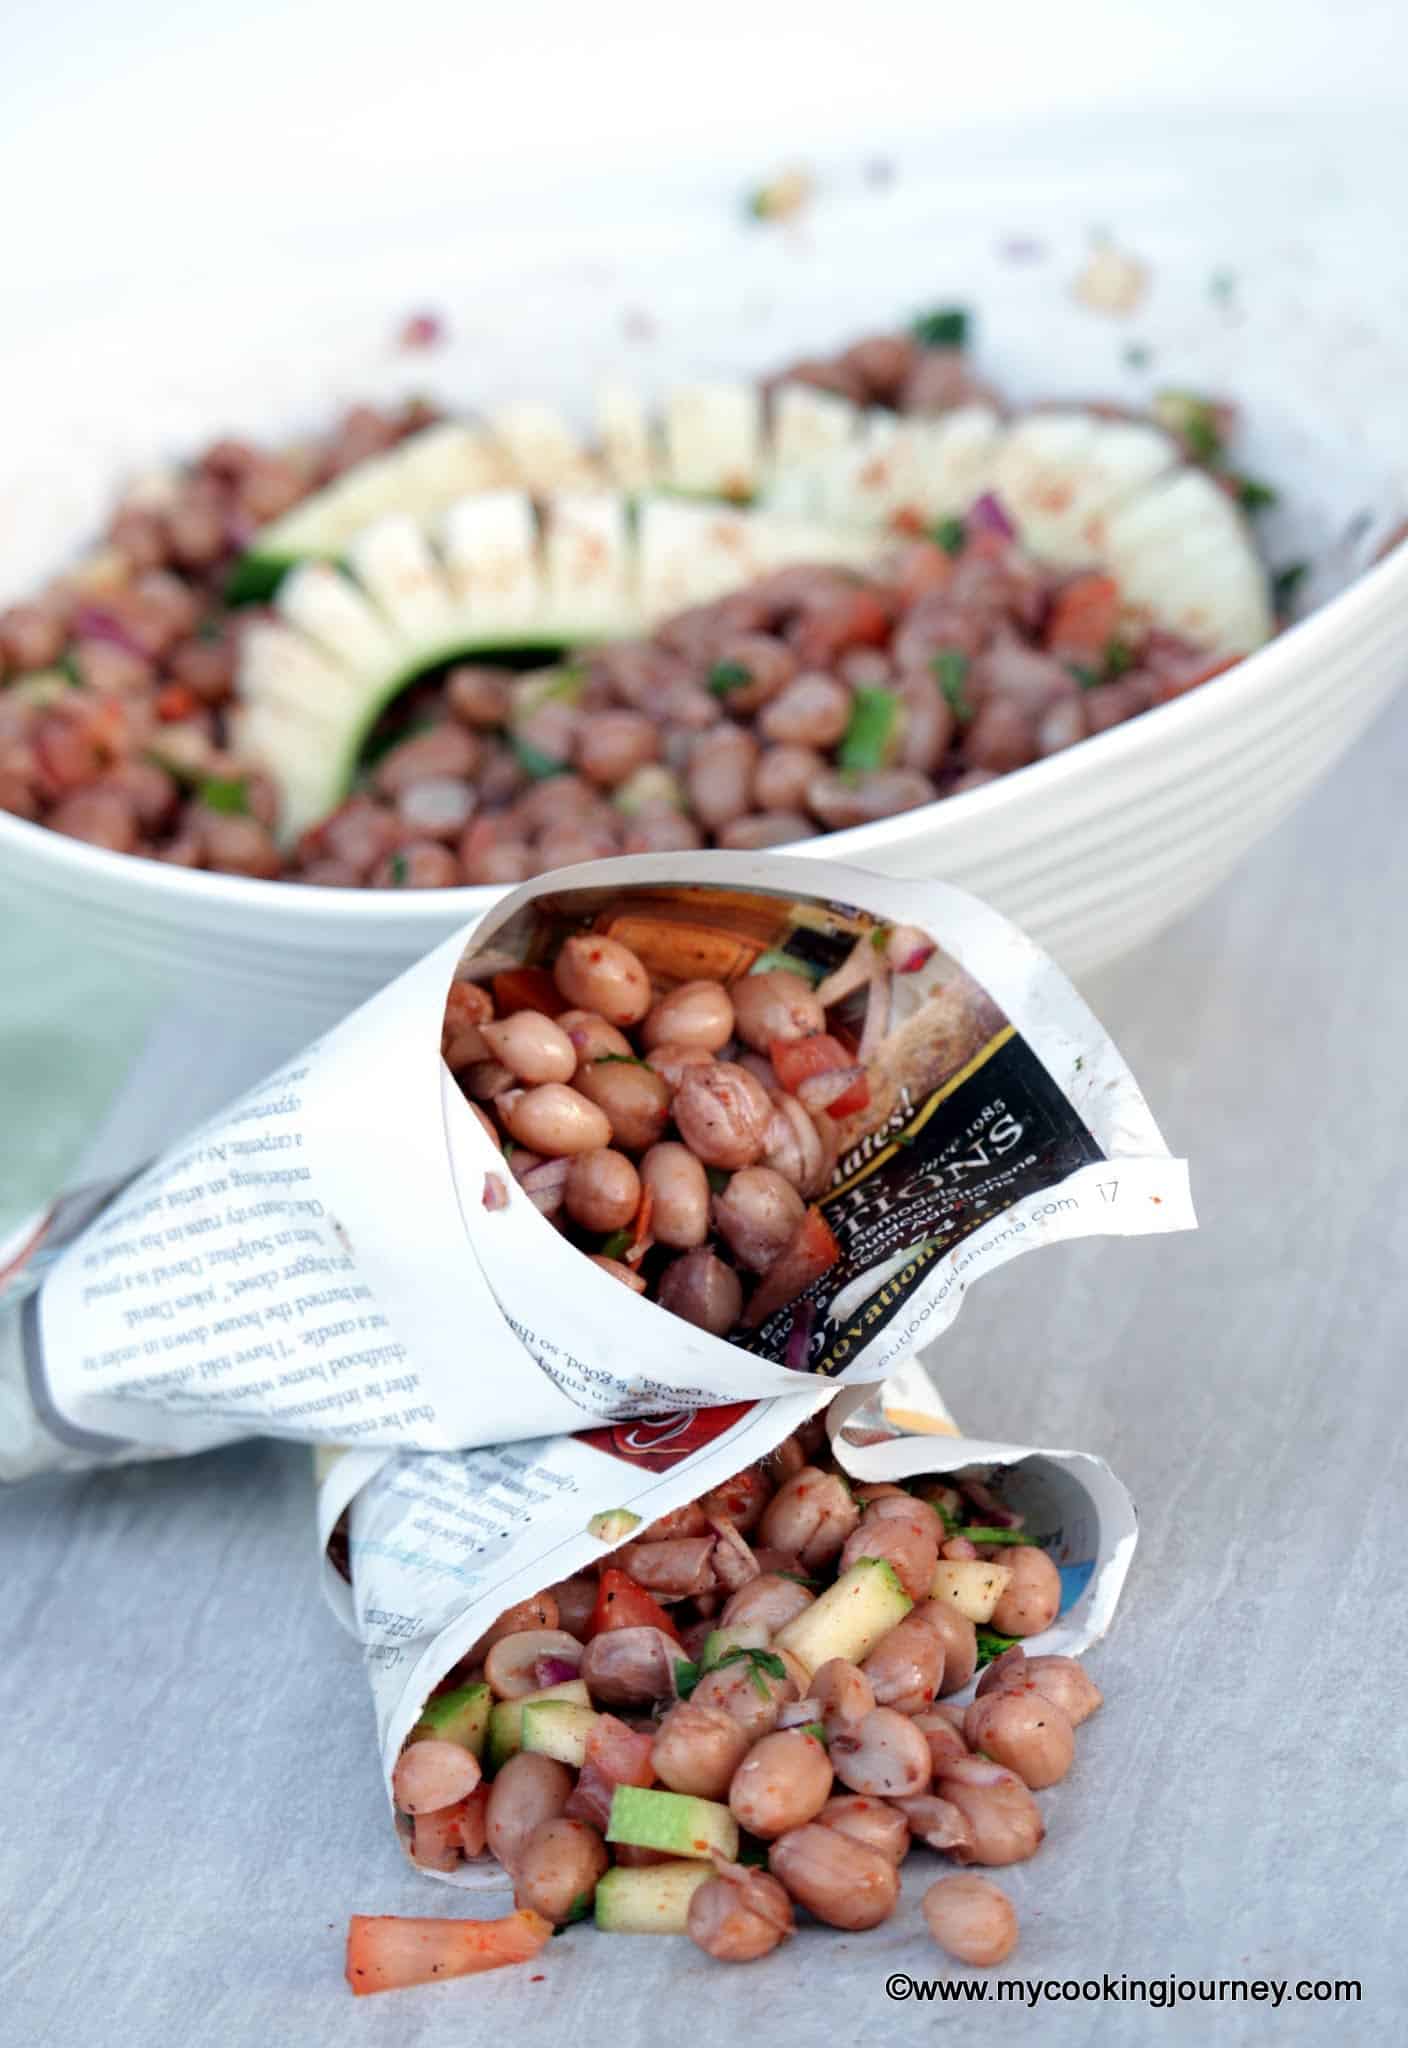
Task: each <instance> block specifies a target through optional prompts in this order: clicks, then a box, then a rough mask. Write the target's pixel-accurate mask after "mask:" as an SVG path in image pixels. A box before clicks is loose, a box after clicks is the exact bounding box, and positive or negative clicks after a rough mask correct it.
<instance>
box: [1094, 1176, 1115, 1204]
mask: <svg viewBox="0 0 1408 2048" xmlns="http://www.w3.org/2000/svg"><path fill="white" fill-rule="evenodd" d="M1095 1185H1096V1187H1097V1188H1098V1189H1099V1191H1100V1199H1101V1201H1102V1202H1113V1201H1114V1199H1115V1196H1116V1195H1117V1194H1118V1193H1119V1191H1120V1184H1119V1182H1118V1181H1117V1180H1097V1181H1096V1183H1095Z"/></svg>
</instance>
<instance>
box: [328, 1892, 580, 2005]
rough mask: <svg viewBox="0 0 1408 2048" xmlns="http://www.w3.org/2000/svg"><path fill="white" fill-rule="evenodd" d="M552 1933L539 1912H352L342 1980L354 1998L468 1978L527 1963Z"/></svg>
mask: <svg viewBox="0 0 1408 2048" xmlns="http://www.w3.org/2000/svg"><path fill="white" fill-rule="evenodd" d="M551 1934H552V1922H551V1921H550V1920H545V1919H544V1918H543V1916H542V1914H541V1913H529V1912H520V1913H510V1914H508V1915H507V1916H506V1917H505V1918H504V1919H502V1920H409V1919H399V1918H397V1917H395V1916H394V1915H391V1914H370V1913H354V1914H353V1915H352V1918H351V1920H350V1921H349V1922H348V1926H347V1981H348V1983H349V1984H350V1985H351V1986H352V1989H353V1991H355V1992H356V1994H357V1996H358V1997H359V1998H365V1997H367V1996H368V1995H369V1994H370V1993H371V1992H373V1991H401V1990H404V1989H405V1987H406V1986H407V1985H408V1984H432V1983H434V1982H435V1980H436V1978H438V1977H472V1976H474V1975H475V1974H476V1973H477V1972H478V1971H480V1970H501V1969H502V1968H503V1967H504V1965H505V1964H506V1963H528V1962H531V1961H532V1959H533V1957H534V1956H535V1955H537V1954H538V1952H539V1950H540V1949H541V1948H542V1947H543V1946H544V1944H545V1943H546V1942H547V1940H548V1938H549V1937H550V1935H551Z"/></svg>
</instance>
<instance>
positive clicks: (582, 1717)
mask: <svg viewBox="0 0 1408 2048" xmlns="http://www.w3.org/2000/svg"><path fill="white" fill-rule="evenodd" d="M600 1718H601V1717H600V1716H599V1715H598V1714H596V1713H594V1712H593V1710H592V1709H591V1708H590V1707H582V1706H578V1705H577V1704H576V1703H575V1702H574V1701H572V1700H529V1701H528V1703H527V1705H526V1706H525V1707H524V1709H523V1715H522V1722H521V1732H522V1738H523V1740H522V1747H523V1748H524V1749H527V1750H531V1751H532V1752H533V1754H534V1755H535V1756H551V1757H556V1759H557V1761H558V1762H559V1763H560V1764H571V1765H572V1767H573V1769H574V1770H578V1771H580V1770H581V1768H582V1765H583V1764H584V1763H585V1762H586V1760H587V1737H588V1736H589V1735H590V1734H591V1732H592V1730H593V1728H594V1727H595V1726H596V1724H597V1722H598V1720H599V1719H600Z"/></svg>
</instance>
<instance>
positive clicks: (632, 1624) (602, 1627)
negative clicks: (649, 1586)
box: [587, 1564, 680, 1642]
mask: <svg viewBox="0 0 1408 2048" xmlns="http://www.w3.org/2000/svg"><path fill="white" fill-rule="evenodd" d="M609 1628H662V1629H663V1630H664V1631H665V1633H666V1635H667V1636H673V1637H674V1639H675V1641H676V1642H678V1641H679V1639H680V1632H679V1630H678V1629H677V1628H676V1627H675V1624H674V1623H673V1622H672V1621H671V1619H670V1617H669V1615H668V1614H667V1613H666V1612H665V1610H664V1608H663V1607H662V1606H661V1605H660V1602H659V1601H658V1600H656V1599H654V1598H652V1596H651V1595H650V1594H649V1593H647V1592H646V1590H645V1588H644V1586H638V1585H637V1584H636V1582H635V1580H634V1579H633V1578H632V1577H631V1575H630V1573H629V1572H623V1571H622V1570H621V1569H620V1567H619V1566H618V1565H614V1564H608V1565H605V1566H604V1567H603V1568H602V1574H601V1580H600V1583H599V1586H598V1590H597V1596H596V1606H595V1607H594V1608H593V1609H592V1618H591V1620H590V1621H589V1622H588V1624H587V1634H588V1636H599V1635H602V1634H604V1632H605V1631H606V1630H607V1629H609Z"/></svg>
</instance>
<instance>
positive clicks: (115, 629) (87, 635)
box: [72, 604, 152, 661]
mask: <svg viewBox="0 0 1408 2048" xmlns="http://www.w3.org/2000/svg"><path fill="white" fill-rule="evenodd" d="M72 630H73V636H74V638H75V639H76V640H101V641H103V642H104V643H105V644H106V645H107V646H109V647H120V648H121V649H122V651H123V653H124V654H135V655H138V656H139V657H140V658H141V660H143V661H148V660H150V658H151V653H152V650H151V648H150V647H144V646H143V645H142V643H141V641H140V640H139V639H138V638H137V636H136V634H135V633H133V632H131V631H130V629H129V628H128V627H126V626H124V625H123V623H122V621H121V619H116V618H114V617H113V615H112V613H111V612H109V611H104V610H103V608H102V606H101V605H95V604H81V605H79V607H78V609H77V611H76V612H75V613H74V615H73V627H72Z"/></svg>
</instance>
